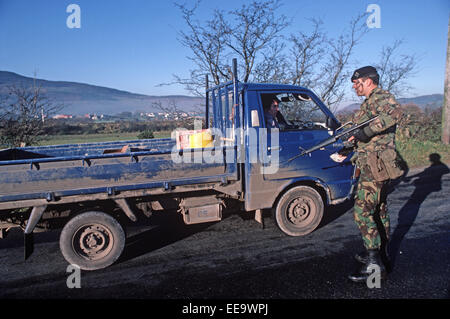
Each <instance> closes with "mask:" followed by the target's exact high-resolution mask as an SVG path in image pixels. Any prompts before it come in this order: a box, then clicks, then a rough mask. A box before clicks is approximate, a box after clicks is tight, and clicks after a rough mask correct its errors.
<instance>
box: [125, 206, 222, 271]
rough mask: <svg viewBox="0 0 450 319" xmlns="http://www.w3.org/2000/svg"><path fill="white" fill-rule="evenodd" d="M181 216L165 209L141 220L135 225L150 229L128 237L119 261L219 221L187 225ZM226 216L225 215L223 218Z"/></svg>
mask: <svg viewBox="0 0 450 319" xmlns="http://www.w3.org/2000/svg"><path fill="white" fill-rule="evenodd" d="M180 217H181V214H180V213H177V212H176V211H165V212H162V213H157V214H155V215H154V216H152V217H151V218H150V220H148V221H141V222H138V224H135V225H133V226H136V228H139V227H142V226H143V227H147V228H149V229H147V230H144V231H141V232H138V233H135V234H132V235H130V236H129V237H128V238H127V241H126V245H125V249H124V251H123V253H122V255H121V256H120V258H119V259H118V261H117V263H122V262H125V261H128V260H131V259H134V258H137V257H139V256H142V255H145V254H147V253H150V252H152V251H155V250H158V249H160V248H163V247H165V246H168V245H170V244H173V243H175V242H178V241H180V240H183V239H185V238H187V237H189V236H192V235H194V234H196V233H199V232H201V231H203V230H205V229H206V228H208V227H210V226H212V225H214V224H216V223H218V222H210V223H201V224H193V225H186V224H184V222H183V219H182V218H180ZM226 217H227V216H226V215H224V216H223V219H224V218H226ZM223 219H222V220H223Z"/></svg>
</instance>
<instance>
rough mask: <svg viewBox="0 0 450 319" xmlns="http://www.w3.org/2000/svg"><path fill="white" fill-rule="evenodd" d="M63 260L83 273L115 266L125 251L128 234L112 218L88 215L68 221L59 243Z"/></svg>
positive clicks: (101, 213)
mask: <svg viewBox="0 0 450 319" xmlns="http://www.w3.org/2000/svg"><path fill="white" fill-rule="evenodd" d="M59 246H60V249H61V253H62V254H63V256H64V258H65V259H66V260H67V261H68V262H69V263H70V264H75V265H78V266H79V267H80V268H81V269H83V270H96V269H102V268H105V267H108V266H110V265H112V264H113V263H114V262H115V261H116V260H117V259H118V258H119V257H120V255H121V254H122V251H123V248H124V247H125V232H124V230H123V228H122V226H121V225H120V224H119V222H118V221H117V220H116V219H115V218H114V217H112V216H110V215H108V214H106V213H103V212H97V211H89V212H85V213H82V214H79V215H76V216H75V217H74V218H72V219H71V220H69V222H68V223H67V224H66V225H65V226H64V228H63V230H62V232H61V236H60V239H59Z"/></svg>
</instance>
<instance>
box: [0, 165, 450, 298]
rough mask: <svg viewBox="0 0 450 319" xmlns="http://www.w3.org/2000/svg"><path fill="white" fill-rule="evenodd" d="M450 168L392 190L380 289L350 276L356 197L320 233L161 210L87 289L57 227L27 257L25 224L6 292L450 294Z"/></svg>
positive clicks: (4, 245)
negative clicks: (386, 264) (202, 220)
mask: <svg viewBox="0 0 450 319" xmlns="http://www.w3.org/2000/svg"><path fill="white" fill-rule="evenodd" d="M449 172H450V171H449V170H448V168H447V166H445V165H443V164H442V165H437V166H434V167H429V168H421V169H415V170H412V171H410V172H409V174H408V176H409V177H410V176H413V175H415V177H414V178H409V179H405V180H404V181H402V182H400V183H399V184H397V185H395V186H394V187H393V189H392V192H391V193H390V195H389V197H388V203H389V210H390V213H391V224H392V229H391V234H392V241H391V244H392V245H391V253H392V257H393V262H394V268H393V271H392V272H391V273H390V275H389V277H388V279H387V280H386V281H383V282H382V283H381V288H372V289H369V288H368V287H367V286H366V285H365V284H356V283H353V282H351V281H349V280H348V279H347V275H348V274H349V273H350V272H352V271H353V270H355V267H356V266H357V264H356V261H354V259H353V255H354V253H355V252H358V251H361V250H362V241H361V239H360V236H359V233H358V230H357V228H356V225H355V224H354V221H353V216H352V202H351V201H349V202H346V203H344V204H341V205H338V206H332V207H329V208H327V211H326V212H325V218H324V220H323V221H322V223H321V225H320V226H319V228H318V229H317V230H315V231H314V232H313V233H311V234H309V235H307V236H305V237H288V236H286V235H284V234H283V233H281V232H280V231H279V230H278V229H277V227H276V225H275V224H274V223H273V222H272V220H271V218H270V217H269V216H266V218H265V227H264V229H263V228H262V227H261V226H260V224H258V223H256V222H255V221H254V220H253V219H252V217H253V216H251V215H248V213H247V214H246V213H243V212H236V213H233V214H230V215H227V216H225V218H224V219H223V220H222V221H221V222H218V223H212V224H211V223H210V224H202V225H191V226H185V225H183V224H182V222H181V219H180V217H181V216H178V215H171V214H165V215H155V216H153V217H152V218H151V219H150V220H149V222H150V223H149V224H147V225H143V226H140V227H132V228H130V229H129V238H128V241H127V245H126V248H125V251H124V254H123V255H122V257H121V258H120V260H119V262H117V263H116V264H114V265H113V266H111V267H109V268H107V269H103V270H99V271H94V272H88V271H81V274H80V281H79V283H80V286H81V288H72V289H69V288H68V287H67V281H68V278H69V276H70V275H71V274H72V272H67V266H68V264H67V262H66V261H65V260H64V258H63V257H62V255H61V253H60V251H59V244H58V235H59V233H58V231H52V232H47V233H38V234H36V235H35V243H36V244H35V252H34V254H33V255H32V256H31V257H30V258H29V259H28V260H27V261H23V239H22V233H21V232H20V231H14V232H11V233H10V235H9V236H8V237H7V238H6V239H3V240H0V273H1V274H2V275H1V277H0V298H1V299H36V298H37V299H42V298H58V299H79V298H81V299H89V300H90V299H105V298H106V299H110V298H113V299H142V298H143V299H164V300H170V299H183V300H187V299H194V300H198V299H201V300H211V299H220V300H225V299H232V300H264V299H266V300H268V299H270V300H274V299H283V300H284V299H296V300H297V299H311V298H313V299H316V298H319V299H340V298H349V299H354V298H357V299H360V298H363V299H366V298H369V299H370V298H377V299H379V298H381V299H384V298H387V299H392V298H397V299H398V298H400V299H410V298H421V299H435V298H438V299H449V297H450V291H449V289H450V218H449V217H450V216H449V215H450V200H449V197H450V173H449Z"/></svg>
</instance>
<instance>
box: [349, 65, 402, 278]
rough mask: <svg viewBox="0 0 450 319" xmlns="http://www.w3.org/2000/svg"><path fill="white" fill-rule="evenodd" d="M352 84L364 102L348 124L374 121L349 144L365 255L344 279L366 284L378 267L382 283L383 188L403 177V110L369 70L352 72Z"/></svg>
mask: <svg viewBox="0 0 450 319" xmlns="http://www.w3.org/2000/svg"><path fill="white" fill-rule="evenodd" d="M351 81H352V82H353V89H354V90H355V92H356V94H357V95H358V96H365V97H366V99H365V100H364V102H363V103H362V104H361V108H360V110H359V111H357V112H356V113H355V115H354V116H353V119H352V121H353V123H361V122H362V121H365V120H368V119H370V118H373V117H375V116H377V115H378V118H377V119H376V120H374V121H372V122H371V123H370V124H369V125H367V126H365V127H364V128H363V129H361V130H359V131H357V132H356V133H355V134H354V136H352V137H350V139H349V141H351V142H352V143H353V145H354V150H355V153H354V156H353V157H352V161H353V162H354V163H356V165H357V168H358V169H359V170H360V176H359V180H358V184H357V189H356V196H355V204H354V219H355V222H356V225H357V226H358V228H359V230H360V232H361V236H362V239H363V243H364V247H365V248H366V252H364V253H362V254H357V255H356V256H355V258H356V259H357V260H358V261H359V262H360V263H362V267H361V268H360V269H358V270H357V271H356V272H355V273H353V274H351V275H349V279H351V280H352V281H355V282H366V280H367V278H368V277H369V276H370V275H371V274H372V273H373V271H374V269H376V268H375V267H373V265H375V266H378V267H379V268H378V269H379V271H380V275H381V278H385V276H386V273H387V272H386V267H385V265H384V263H383V261H382V260H384V261H385V262H387V249H386V247H387V243H388V240H389V214H388V210H387V202H386V197H387V193H386V188H387V187H386V186H387V183H388V181H389V180H390V179H395V178H398V177H400V176H401V175H402V173H403V171H402V169H401V168H400V162H399V157H398V153H397V151H396V149H395V140H394V139H395V129H396V124H397V123H398V122H399V120H400V119H401V116H402V111H401V109H400V108H399V104H398V103H397V101H396V100H395V98H394V96H393V95H392V94H390V93H389V92H387V91H384V90H382V89H381V88H379V87H378V82H379V75H378V73H377V70H376V69H375V68H374V67H372V66H366V67H363V68H360V69H357V70H356V71H355V72H354V73H353V76H352V77H351ZM369 266H370V267H369Z"/></svg>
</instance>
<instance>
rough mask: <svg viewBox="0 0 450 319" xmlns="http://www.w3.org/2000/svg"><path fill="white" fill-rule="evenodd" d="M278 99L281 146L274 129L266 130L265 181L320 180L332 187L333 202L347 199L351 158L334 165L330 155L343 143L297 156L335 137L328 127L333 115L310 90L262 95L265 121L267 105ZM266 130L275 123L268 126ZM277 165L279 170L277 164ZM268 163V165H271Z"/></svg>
mask: <svg viewBox="0 0 450 319" xmlns="http://www.w3.org/2000/svg"><path fill="white" fill-rule="evenodd" d="M273 99H276V101H277V102H278V106H279V112H278V113H277V115H276V119H275V120H276V121H277V123H278V125H277V126H278V128H275V130H278V135H279V139H278V145H276V144H277V143H276V142H277V141H276V139H272V138H270V135H271V134H273V132H275V133H276V131H273V129H268V130H267V132H268V133H267V134H268V137H267V146H266V147H267V152H266V154H267V158H266V165H265V167H264V173H263V175H264V180H268V181H274V180H286V179H304V178H307V179H312V180H317V179H319V180H320V181H321V182H322V183H324V184H326V185H327V186H329V188H330V191H331V197H332V199H336V198H341V197H346V196H347V195H348V193H349V192H350V189H351V186H352V175H353V169H354V168H353V166H352V165H351V163H349V161H348V159H347V160H346V161H344V162H342V163H337V162H334V161H333V160H332V159H331V158H330V155H331V154H333V153H334V152H336V151H338V150H339V149H340V148H341V147H342V145H339V144H340V143H337V144H334V145H329V146H327V147H326V148H325V149H323V150H317V151H315V152H313V153H311V154H310V155H306V156H297V155H298V154H299V153H300V152H301V150H303V149H307V148H309V147H311V146H314V145H316V144H317V143H319V142H321V141H323V140H324V139H326V138H328V137H330V135H331V134H333V130H332V128H329V127H327V123H329V122H330V121H329V118H330V117H333V115H332V114H331V112H330V111H329V110H328V109H327V108H326V107H325V106H324V105H323V104H322V103H321V102H320V101H319V100H318V98H317V97H316V96H315V95H314V94H312V92H309V91H297V92H273V93H267V92H260V103H261V105H263V107H264V109H265V112H264V119H265V122H266V120H267V119H269V120H271V119H270V115H268V112H267V110H268V105H267V104H268V103H271V102H272V101H273ZM265 124H266V128H267V127H268V126H271V125H273V123H267V122H266V123H265ZM277 162H278V168H276V167H275V165H276V164H277ZM268 164H269V165H268Z"/></svg>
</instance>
